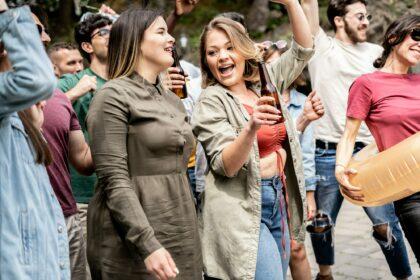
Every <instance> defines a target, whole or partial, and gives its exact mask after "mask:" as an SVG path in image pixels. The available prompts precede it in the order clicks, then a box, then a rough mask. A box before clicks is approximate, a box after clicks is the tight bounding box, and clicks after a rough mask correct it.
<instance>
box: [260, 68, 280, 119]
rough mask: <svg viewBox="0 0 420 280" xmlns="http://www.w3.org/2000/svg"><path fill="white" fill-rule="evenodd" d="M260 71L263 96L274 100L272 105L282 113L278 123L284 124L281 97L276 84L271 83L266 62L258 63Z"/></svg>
mask: <svg viewBox="0 0 420 280" xmlns="http://www.w3.org/2000/svg"><path fill="white" fill-rule="evenodd" d="M258 70H259V72H260V81H261V96H270V97H273V98H274V101H273V102H270V105H272V106H274V107H276V109H277V110H279V111H280V116H281V119H279V120H278V121H277V123H281V122H284V117H283V113H282V110H281V106H280V100H279V95H278V93H277V89H276V87H275V86H274V84H273V83H272V82H271V79H270V76H269V75H268V71H267V67H266V66H265V62H264V61H259V62H258Z"/></svg>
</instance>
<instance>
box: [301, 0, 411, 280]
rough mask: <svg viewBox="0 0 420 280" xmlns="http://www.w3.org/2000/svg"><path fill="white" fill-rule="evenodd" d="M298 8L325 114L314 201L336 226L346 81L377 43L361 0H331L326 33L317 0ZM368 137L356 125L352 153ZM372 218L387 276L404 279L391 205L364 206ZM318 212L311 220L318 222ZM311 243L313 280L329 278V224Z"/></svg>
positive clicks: (319, 129)
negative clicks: (307, 30) (311, 45)
mask: <svg viewBox="0 0 420 280" xmlns="http://www.w3.org/2000/svg"><path fill="white" fill-rule="evenodd" d="M302 7H303V9H304V11H305V14H306V16H307V18H308V21H309V23H310V26H311V31H312V35H313V36H314V37H315V55H314V57H313V58H312V59H311V60H310V61H309V64H308V69H309V74H310V77H311V83H312V89H313V90H316V92H317V93H318V94H319V95H320V97H321V99H322V101H323V103H324V106H325V115H324V117H323V118H322V120H321V121H316V122H314V134H315V139H316V140H315V145H316V149H315V170H316V175H317V176H319V180H318V184H317V187H316V191H315V200H316V204H317V209H318V212H319V213H322V215H325V216H326V218H327V219H328V220H329V223H330V224H332V226H334V225H335V222H336V219H337V216H338V213H339V210H340V208H341V205H342V202H343V196H342V195H341V193H340V188H339V184H338V182H337V180H336V178H335V174H334V172H335V164H336V147H337V143H338V142H339V140H340V137H341V136H342V134H343V132H344V126H345V112H346V107H347V97H348V91H349V88H350V85H351V84H352V83H353V81H354V80H355V79H356V78H357V77H359V76H360V75H362V74H364V73H370V72H373V71H374V70H375V68H374V67H373V65H372V63H373V61H374V60H375V59H376V58H377V57H378V56H380V55H381V53H382V48H381V47H380V46H378V45H375V44H371V43H368V42H366V40H367V37H366V36H367V34H366V32H367V29H368V27H369V24H370V21H369V20H370V18H371V16H370V15H369V14H368V12H367V8H366V1H365V0H331V1H330V2H329V5H328V9H327V16H328V20H329V22H330V24H331V25H332V27H333V29H334V33H335V34H334V36H333V37H330V36H327V34H326V33H325V32H324V30H323V29H322V28H321V27H320V25H319V9H318V1H317V0H302ZM371 141H372V136H371V134H370V132H369V130H368V128H367V127H366V125H365V124H363V125H362V127H361V128H360V130H359V134H358V136H357V139H356V144H355V145H354V150H353V152H354V153H356V152H358V151H359V150H360V149H362V148H363V147H364V146H365V145H367V144H369V143H370V142H371ZM363 209H364V210H365V212H366V214H367V215H368V217H369V219H370V220H371V221H372V225H373V226H372V229H373V231H372V235H373V237H374V239H375V241H376V242H377V243H378V245H379V246H380V248H381V250H382V252H383V254H384V256H385V259H386V261H387V263H388V266H389V268H390V270H391V273H392V275H393V276H394V277H395V278H398V279H405V278H406V277H410V275H412V272H411V268H410V264H409V261H408V254H407V250H406V247H405V244H404V238H403V234H402V230H401V227H400V225H399V222H398V218H397V216H396V215H395V210H394V206H393V205H392V204H387V205H384V206H381V207H364V208H363ZM322 215H321V214H320V215H319V216H317V218H316V219H318V217H319V220H316V221H315V223H314V224H317V223H318V221H319V222H322V219H324V217H322ZM311 241H312V246H313V249H314V253H315V258H316V261H317V263H318V266H319V273H318V275H317V279H318V280H331V279H333V272H332V270H331V267H332V265H334V262H335V260H334V248H335V246H334V244H333V228H331V229H330V230H325V231H324V232H312V233H311Z"/></svg>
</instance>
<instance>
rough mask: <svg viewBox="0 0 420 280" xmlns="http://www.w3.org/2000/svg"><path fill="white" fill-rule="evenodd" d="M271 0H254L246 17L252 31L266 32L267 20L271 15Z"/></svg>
mask: <svg viewBox="0 0 420 280" xmlns="http://www.w3.org/2000/svg"><path fill="white" fill-rule="evenodd" d="M268 2H269V0H254V2H253V3H252V5H251V8H250V9H249V12H248V15H247V17H246V22H247V26H248V29H249V30H250V31H257V32H264V31H265V30H266V28H267V20H268V17H269V15H270V10H269V9H268Z"/></svg>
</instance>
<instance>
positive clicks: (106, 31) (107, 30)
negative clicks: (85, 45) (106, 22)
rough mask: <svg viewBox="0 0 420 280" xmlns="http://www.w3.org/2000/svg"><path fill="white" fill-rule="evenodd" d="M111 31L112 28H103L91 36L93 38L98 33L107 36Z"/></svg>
mask: <svg viewBox="0 0 420 280" xmlns="http://www.w3.org/2000/svg"><path fill="white" fill-rule="evenodd" d="M109 33H111V30H110V29H107V28H101V29H99V30H98V31H97V32H95V33H93V34H92V36H90V38H93V37H95V36H96V35H99V36H100V37H105V36H107V35H109Z"/></svg>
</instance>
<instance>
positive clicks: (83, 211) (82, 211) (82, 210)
mask: <svg viewBox="0 0 420 280" xmlns="http://www.w3.org/2000/svg"><path fill="white" fill-rule="evenodd" d="M88 205H89V204H87V203H77V209H78V210H79V213H78V214H79V218H80V225H81V226H82V229H83V237H84V238H85V241H86V240H87V211H88Z"/></svg>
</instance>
